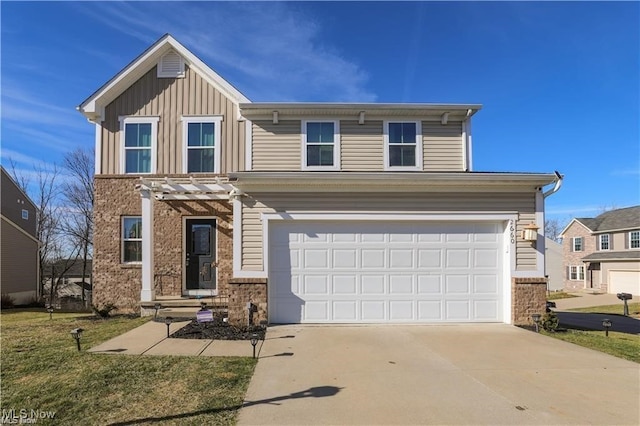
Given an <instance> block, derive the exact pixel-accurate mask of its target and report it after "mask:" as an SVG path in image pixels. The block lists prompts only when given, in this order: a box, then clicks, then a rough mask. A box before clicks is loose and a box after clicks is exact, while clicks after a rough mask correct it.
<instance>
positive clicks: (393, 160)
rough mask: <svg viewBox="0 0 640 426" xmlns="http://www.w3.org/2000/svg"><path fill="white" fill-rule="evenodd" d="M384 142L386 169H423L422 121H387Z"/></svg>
mask: <svg viewBox="0 0 640 426" xmlns="http://www.w3.org/2000/svg"><path fill="white" fill-rule="evenodd" d="M384 144H385V147H384V155H385V160H384V162H385V169H386V170H422V129H421V128H420V122H418V121H406V122H385V123H384Z"/></svg>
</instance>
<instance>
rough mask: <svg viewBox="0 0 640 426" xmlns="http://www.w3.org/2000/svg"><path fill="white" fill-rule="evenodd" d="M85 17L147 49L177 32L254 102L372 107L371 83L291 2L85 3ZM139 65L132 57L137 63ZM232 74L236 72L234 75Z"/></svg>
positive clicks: (83, 5)
mask: <svg viewBox="0 0 640 426" xmlns="http://www.w3.org/2000/svg"><path fill="white" fill-rule="evenodd" d="M78 7H79V10H81V11H83V12H84V13H85V14H87V15H89V16H91V17H92V18H93V19H96V20H98V21H100V22H101V23H102V24H104V25H108V26H110V27H112V28H114V29H116V30H117V31H119V32H122V33H124V34H127V35H129V36H131V37H133V38H135V39H138V40H140V41H142V42H143V43H145V44H151V43H152V42H153V41H155V40H156V39H157V38H159V37H160V35H161V34H160V33H159V32H158V28H162V29H163V31H167V32H170V33H172V34H173V35H174V36H175V37H176V38H177V39H178V40H179V41H180V42H182V43H183V44H185V45H186V46H187V47H188V48H189V49H190V50H192V51H193V52H194V53H195V54H196V55H198V56H199V57H201V59H203V60H204V61H205V62H206V63H207V64H208V65H209V66H211V67H212V68H214V69H217V68H224V69H225V72H220V74H221V75H222V76H223V77H226V78H228V79H229V80H230V82H231V83H233V84H235V85H236V86H237V87H238V88H239V89H240V90H241V91H242V92H244V93H245V95H247V96H248V97H250V98H252V99H254V100H270V101H293V100H297V101H302V100H304V101H337V102H338V101H340V102H345V101H353V102H356V101H357V102H370V101H374V100H375V99H376V95H375V94H374V93H373V92H371V91H370V90H368V89H367V88H366V84H367V79H368V76H367V74H366V72H365V71H363V70H362V69H361V68H360V66H359V65H358V64H355V63H353V62H351V61H349V60H348V59H345V58H343V57H342V56H341V55H340V53H339V52H338V51H337V50H336V49H337V47H336V46H324V45H322V44H321V43H320V41H319V40H320V38H321V35H322V34H321V30H320V29H321V28H322V25H321V23H319V22H315V21H314V20H313V19H311V18H310V17H308V16H305V15H304V13H303V12H301V11H300V10H294V8H293V7H291V5H290V4H288V3H274V2H268V3H242V2H240V3H226V2H225V3H218V2H196V3H179V4H177V3H170V2H166V3H153V5H150V4H147V3H144V2H138V3H129V4H122V3H118V4H111V3H98V4H95V3H84V4H82V5H80V6H78ZM131 59H133V58H131ZM228 71H231V72H233V73H236V74H237V75H235V76H229V75H228V74H227V72H228Z"/></svg>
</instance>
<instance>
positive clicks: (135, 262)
mask: <svg viewBox="0 0 640 426" xmlns="http://www.w3.org/2000/svg"><path fill="white" fill-rule="evenodd" d="M136 218H139V219H140V222H141V224H140V227H141V228H142V216H136V215H128V216H122V217H121V218H120V263H122V264H124V265H141V264H142V261H141V260H140V261H135V260H134V261H127V260H125V259H124V243H125V241H140V243H141V244H140V249H141V250H142V240H143V238H142V229H140V238H125V237H124V221H125V219H136ZM141 258H142V257H141Z"/></svg>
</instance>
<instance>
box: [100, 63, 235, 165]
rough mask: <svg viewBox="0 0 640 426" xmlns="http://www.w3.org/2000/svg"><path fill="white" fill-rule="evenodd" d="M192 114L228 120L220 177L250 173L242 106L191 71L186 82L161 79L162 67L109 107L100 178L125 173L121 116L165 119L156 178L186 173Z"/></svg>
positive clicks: (160, 131)
mask: <svg viewBox="0 0 640 426" xmlns="http://www.w3.org/2000/svg"><path fill="white" fill-rule="evenodd" d="M190 115H221V116H223V117H224V118H223V120H222V125H221V133H220V136H221V141H220V145H219V146H220V149H221V151H220V163H221V164H220V172H221V173H222V174H226V173H228V172H232V171H238V170H244V159H245V133H246V132H245V122H244V121H238V107H237V105H236V104H234V103H233V102H232V101H231V100H230V99H228V98H226V97H225V96H224V95H223V94H221V93H220V91H218V90H216V88H215V87H214V86H212V85H211V84H209V83H208V82H207V81H206V80H204V79H203V78H202V77H201V76H200V75H199V74H198V73H197V72H195V71H194V70H192V69H190V68H189V67H188V66H185V77H184V78H158V77H157V73H156V67H153V68H152V69H151V70H150V71H149V72H148V73H146V74H145V75H144V76H142V77H141V78H140V79H139V80H138V81H136V82H135V83H134V84H132V85H131V86H130V87H129V88H128V89H127V90H125V91H124V92H123V93H122V94H121V95H120V96H118V97H117V98H116V99H115V100H114V101H113V102H111V103H110V104H109V105H107V107H106V108H105V117H104V121H103V122H102V132H101V142H102V144H101V148H102V151H101V153H100V155H101V163H102V170H101V171H100V172H101V173H99V174H122V170H120V153H121V149H122V148H121V146H120V145H121V142H120V123H119V117H127V116H132V117H135V116H142V117H144V116H151V117H160V121H159V122H158V133H157V136H158V141H157V144H158V145H157V152H156V157H157V158H156V161H157V162H156V173H157V174H161V175H165V174H181V173H185V171H184V170H183V166H182V160H183V158H182V157H183V149H184V148H183V140H182V121H181V118H182V117H183V116H190ZM216 142H217V141H216Z"/></svg>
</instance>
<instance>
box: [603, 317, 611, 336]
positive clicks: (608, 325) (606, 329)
mask: <svg viewBox="0 0 640 426" xmlns="http://www.w3.org/2000/svg"><path fill="white" fill-rule="evenodd" d="M611 325H612V324H611V320H610V319H609V318H605V319H603V320H602V326H603V327H604V335H605V336H607V337H609V329H610V328H611Z"/></svg>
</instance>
